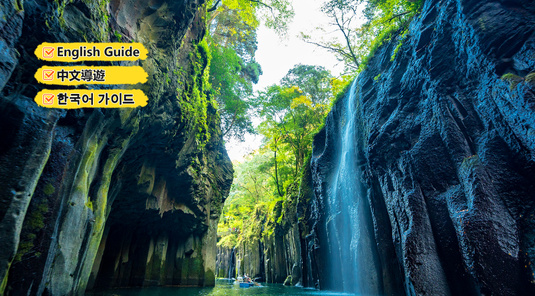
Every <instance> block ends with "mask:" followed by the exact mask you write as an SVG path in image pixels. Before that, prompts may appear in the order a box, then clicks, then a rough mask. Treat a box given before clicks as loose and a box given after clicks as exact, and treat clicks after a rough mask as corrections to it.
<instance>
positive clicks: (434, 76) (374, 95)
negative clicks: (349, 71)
mask: <svg viewBox="0 0 535 296" xmlns="http://www.w3.org/2000/svg"><path fill="white" fill-rule="evenodd" d="M534 72H535V2H534V1H497V0H491V1H472V0H442V1H438V0H433V1H431V0H429V1H425V4H424V6H423V9H422V12H421V14H420V15H419V16H418V17H417V18H416V19H414V20H413V21H412V23H411V25H410V28H409V33H408V35H406V36H405V37H401V36H400V37H397V38H394V39H393V40H392V41H390V42H388V43H387V44H385V45H384V46H382V47H381V48H380V49H379V50H378V51H377V52H376V53H375V55H374V57H373V58H372V59H371V60H370V62H369V64H368V67H367V69H366V70H365V71H363V72H362V73H361V74H360V75H359V76H358V78H357V87H356V89H355V105H356V106H357V113H356V115H355V116H356V119H357V121H356V122H357V123H356V125H357V128H358V135H357V137H356V138H355V140H354V141H355V143H354V145H355V146H356V147H357V153H358V154H359V156H360V163H358V164H357V165H358V166H359V167H360V169H361V172H362V174H361V179H362V181H363V183H364V184H365V186H366V188H365V189H366V191H365V192H366V197H367V200H368V202H369V207H370V212H371V217H372V218H371V219H372V220H373V225H374V231H373V232H374V239H375V243H376V245H377V246H378V253H379V254H378V255H379V258H380V267H381V268H380V269H379V274H380V278H381V280H382V282H381V286H382V288H381V289H382V291H383V293H384V294H385V295H397V294H402V295H403V294H406V295H532V294H534V293H535V285H534V283H535V276H534V272H535V267H534V266H533V262H534V260H535V240H534V237H535V235H534V234H535V209H534V205H535V193H534V192H535V191H534V186H535V166H534V165H535V130H534V128H535V108H534V106H535V74H534ZM347 98H348V97H346V99H347ZM343 101H344V100H340V101H339V102H338V103H336V104H335V106H334V107H333V110H332V112H331V113H330V115H329V116H328V118H327V121H326V125H325V128H324V129H323V130H322V131H321V132H320V133H319V134H318V135H317V136H316V138H315V142H314V152H313V160H312V165H311V174H312V176H311V179H310V181H309V182H305V184H308V186H312V187H313V188H314V194H313V195H312V196H311V197H310V198H311V199H312V200H311V203H310V204H309V207H312V212H311V216H309V217H310V219H308V223H309V225H311V228H310V229H311V231H310V232H309V235H308V236H307V244H306V247H307V251H306V252H305V253H307V254H313V256H312V258H308V259H307V258H303V260H304V261H308V265H309V266H311V265H312V266H320V268H316V269H315V270H316V271H319V272H309V273H308V275H307V276H306V277H305V279H307V278H308V283H307V284H308V285H313V283H315V282H318V281H319V283H320V286H322V287H323V288H331V287H332V285H331V284H330V281H329V279H328V278H327V275H325V274H322V272H321V270H322V268H321V266H325V265H326V264H327V263H326V259H325V258H328V254H327V251H326V250H328V242H327V241H326V239H325V238H326V236H327V235H326V232H328V231H329V230H328V229H327V228H326V227H325V223H326V221H325V216H324V213H323V209H324V207H325V204H326V203H327V201H326V200H325V198H326V196H327V192H326V191H325V190H326V188H327V186H326V182H329V180H330V176H331V175H332V173H333V172H332V171H333V167H334V166H335V161H336V160H335V159H334V158H333V154H332V147H334V146H335V145H336V141H339V139H340V138H341V137H342V135H341V134H340V128H339V125H340V122H341V120H342V118H343V117H342V115H343V114H344V112H345V111H346V110H345V104H344V102H343ZM314 254H316V255H314ZM305 272H306V270H305Z"/></svg>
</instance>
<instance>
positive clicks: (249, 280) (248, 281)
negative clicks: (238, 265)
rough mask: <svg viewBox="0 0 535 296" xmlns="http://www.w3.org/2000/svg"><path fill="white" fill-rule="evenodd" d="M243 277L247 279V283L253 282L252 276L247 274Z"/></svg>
mask: <svg viewBox="0 0 535 296" xmlns="http://www.w3.org/2000/svg"><path fill="white" fill-rule="evenodd" d="M243 279H244V280H245V282H246V283H250V282H251V278H250V277H248V276H247V275H245V277H244V278H243Z"/></svg>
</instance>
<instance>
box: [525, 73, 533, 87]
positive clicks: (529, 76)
mask: <svg viewBox="0 0 535 296" xmlns="http://www.w3.org/2000/svg"><path fill="white" fill-rule="evenodd" d="M524 81H526V82H527V83H531V84H535V72H531V73H529V74H528V75H526V77H524Z"/></svg>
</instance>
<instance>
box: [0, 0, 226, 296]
mask: <svg viewBox="0 0 535 296" xmlns="http://www.w3.org/2000/svg"><path fill="white" fill-rule="evenodd" d="M0 9H1V12H2V16H3V17H2V18H0V27H1V30H0V48H1V49H0V56H1V58H0V90H1V95H0V110H2V113H3V115H2V116H1V117H0V132H1V134H2V138H3V140H2V141H0V238H1V239H0V249H1V250H2V251H1V253H0V281H1V283H2V285H1V288H0V294H2V292H5V293H6V294H7V295H23V294H24V295H26V294H28V295H41V294H46V295H72V294H83V293H84V291H85V290H86V289H91V288H96V287H99V288H105V287H118V286H150V285H213V284H214V274H215V256H216V246H215V243H216V228H217V221H218V219H219V214H220V211H221V206H222V202H223V201H224V199H225V197H226V196H227V194H228V191H229V188H230V184H231V182H232V174H233V173H232V164H231V163H230V160H229V159H228V156H227V153H226V151H225V149H224V146H223V143H222V138H221V132H220V128H219V116H218V114H217V111H216V109H215V107H214V101H213V100H212V98H211V97H210V93H209V90H208V88H207V87H206V85H205V81H206V79H205V78H206V75H208V74H207V66H208V64H209V59H210V57H209V54H208V52H207V49H206V44H205V43H203V41H202V39H203V37H204V34H205V30H206V28H205V26H206V22H205V20H204V17H205V15H206V7H205V4H204V1H203V0H186V1H166V0H162V1H141V0H139V1H138V0H133V1H123V0H112V1H106V0H101V1H81V0H80V1H66V0H65V1H44V0H35V1H30V0H26V1H18V0H2V1H1V2H0ZM85 41H87V42H117V41H122V42H129V41H138V42H142V43H143V44H144V45H145V47H146V48H147V49H148V50H149V57H148V58H147V59H146V60H144V61H138V62H134V63H123V64H122V65H133V64H135V65H141V66H142V67H143V68H144V69H145V70H146V72H147V73H148V74H149V80H148V82H147V83H146V84H144V85H139V86H136V87H140V88H142V89H143V90H144V92H145V93H146V94H147V96H148V97H149V103H148V105H147V106H146V107H144V108H137V109H110V110H100V109H94V110H91V109H84V110H69V111H66V110H55V109H44V108H40V107H38V106H36V105H35V103H34V102H33V96H35V94H36V93H37V91H39V90H40V89H42V88H43V86H42V85H38V84H37V83H36V82H35V81H34V78H33V75H34V73H35V71H36V70H37V68H39V67H40V66H41V65H42V62H41V61H38V60H37V59H36V57H35V56H34V55H33V51H34V50H35V48H36V47H37V45H38V44H40V43H41V42H85Z"/></svg>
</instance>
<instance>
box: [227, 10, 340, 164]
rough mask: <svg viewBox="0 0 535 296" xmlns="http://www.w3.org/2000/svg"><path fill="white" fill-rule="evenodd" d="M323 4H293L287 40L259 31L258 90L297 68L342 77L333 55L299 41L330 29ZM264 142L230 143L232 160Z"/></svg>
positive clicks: (253, 138)
mask: <svg viewBox="0 0 535 296" xmlns="http://www.w3.org/2000/svg"><path fill="white" fill-rule="evenodd" d="M323 2H324V0H294V1H292V3H293V7H294V11H295V17H294V20H293V22H292V23H291V24H290V26H289V32H288V37H287V38H286V39H284V40H281V39H280V37H279V36H277V34H276V33H275V32H274V31H272V30H270V29H267V28H265V27H263V26H262V27H260V28H259V30H258V50H257V51H256V60H257V62H258V63H259V64H260V65H261V66H262V71H263V75H262V76H260V80H259V82H258V84H257V85H256V86H255V90H257V91H258V90H261V89H264V88H265V87H266V86H269V85H272V84H276V83H278V82H279V81H280V80H281V79H282V78H283V77H284V75H286V73H288V70H290V69H291V68H293V66H294V65H296V64H307V65H319V66H323V67H325V68H326V69H327V70H330V71H331V74H333V75H334V76H338V75H340V73H341V72H342V70H343V65H342V64H341V63H339V62H338V61H337V60H336V58H335V56H334V55H333V54H332V53H330V52H328V51H327V50H325V49H322V48H318V47H317V46H315V45H312V44H308V43H306V42H304V41H302V40H301V39H300V38H299V37H298V36H299V34H300V32H304V33H306V34H308V35H312V36H314V35H313V32H314V28H316V27H326V26H327V24H328V22H329V20H328V19H327V17H326V16H325V15H324V14H323V13H322V12H321V10H320V7H321V4H322V3H323ZM261 141H262V138H261V136H255V135H246V137H245V141H244V142H239V141H235V140H231V141H229V142H227V143H226V148H227V152H228V154H229V156H230V159H231V160H232V161H242V160H243V157H244V156H246V155H247V154H249V153H251V152H253V151H254V150H256V149H258V148H259V147H260V144H261Z"/></svg>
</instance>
